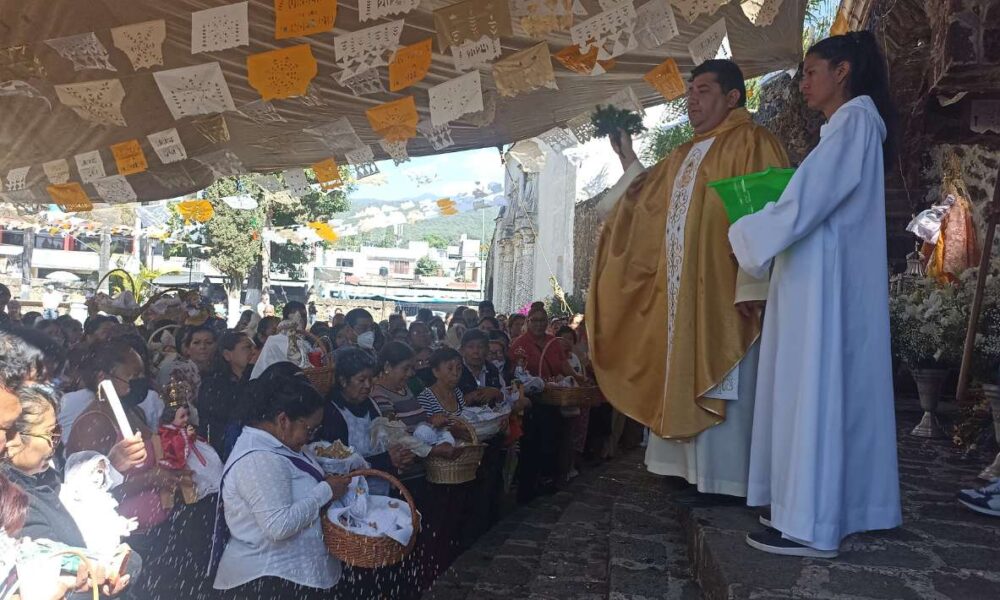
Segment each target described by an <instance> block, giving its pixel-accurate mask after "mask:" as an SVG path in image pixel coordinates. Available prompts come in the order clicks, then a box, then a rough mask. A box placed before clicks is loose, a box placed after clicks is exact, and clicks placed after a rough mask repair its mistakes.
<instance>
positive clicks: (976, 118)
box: [969, 100, 1000, 185]
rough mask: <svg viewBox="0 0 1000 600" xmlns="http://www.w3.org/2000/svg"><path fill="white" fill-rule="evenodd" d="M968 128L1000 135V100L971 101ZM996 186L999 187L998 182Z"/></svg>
mask: <svg viewBox="0 0 1000 600" xmlns="http://www.w3.org/2000/svg"><path fill="white" fill-rule="evenodd" d="M969 128H970V129H972V131H975V132H976V133H986V132H987V131H994V132H996V133H1000V100H973V101H972V106H971V109H970V115H969ZM997 185H1000V181H998V182H997Z"/></svg>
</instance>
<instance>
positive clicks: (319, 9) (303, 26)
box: [274, 0, 337, 40]
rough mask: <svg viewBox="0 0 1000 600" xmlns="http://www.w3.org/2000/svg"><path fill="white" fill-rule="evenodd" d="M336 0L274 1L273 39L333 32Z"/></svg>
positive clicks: (335, 18) (335, 17)
mask: <svg viewBox="0 0 1000 600" xmlns="http://www.w3.org/2000/svg"><path fill="white" fill-rule="evenodd" d="M336 20H337V0H274V39H276V40H284V39H287V38H295V37H303V36H307V35H313V34H314V33H323V32H326V31H332V30H333V24H334V22H336Z"/></svg>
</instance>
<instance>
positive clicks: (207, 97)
mask: <svg viewBox="0 0 1000 600" xmlns="http://www.w3.org/2000/svg"><path fill="white" fill-rule="evenodd" d="M153 78H154V79H156V85H157V86H158V87H159V88H160V94H161V95H162V96H163V101H164V102H166V103H167V108H169V109H170V114H171V115H172V116H173V117H174V119H175V120H177V119H183V118H184V117H192V116H195V115H208V114H214V113H221V112H225V111H227V110H236V107H235V106H234V105H233V97H232V96H231V95H230V94H229V86H228V85H227V84H226V78H225V77H224V76H223V75H222V67H220V66H219V63H217V62H211V63H205V64H201V65H195V66H192V67H182V68H180V69H171V70H169V71H158V72H156V73H153Z"/></svg>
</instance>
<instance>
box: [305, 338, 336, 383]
mask: <svg viewBox="0 0 1000 600" xmlns="http://www.w3.org/2000/svg"><path fill="white" fill-rule="evenodd" d="M300 335H302V337H304V338H308V339H309V341H311V342H312V343H313V345H314V346H315V347H316V348H317V349H319V350H322V351H323V366H322V367H308V368H305V369H302V373H303V374H304V375H305V376H306V378H307V379H309V383H311V384H313V387H314V388H316V391H318V392H319V393H320V394H321V395H323V397H324V398H325V397H326V395H327V394H329V393H330V390H331V389H332V388H333V381H334V377H335V376H336V373H337V369H336V366H335V365H334V363H333V355H332V354H330V352H329V351H328V350H327V348H326V344H324V343H323V340H321V339H319V338H318V337H316V336H315V335H313V334H311V333H309V332H308V331H303V332H300Z"/></svg>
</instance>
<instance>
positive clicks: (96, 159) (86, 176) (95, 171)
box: [74, 150, 108, 183]
mask: <svg viewBox="0 0 1000 600" xmlns="http://www.w3.org/2000/svg"><path fill="white" fill-rule="evenodd" d="M74 158H75V159H76V170H77V171H79V172H80V181H82V182H84V183H91V182H92V181H95V180H97V179H104V178H105V177H107V175H108V174H107V173H105V172H104V160H103V159H102V158H101V152H100V151H99V150H91V151H90V152H83V153H81V154H77V155H76V156H75V157H74Z"/></svg>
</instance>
